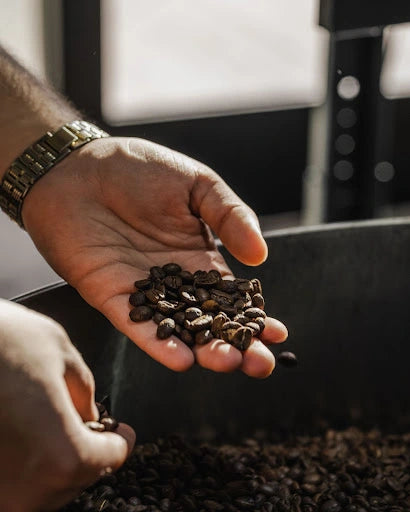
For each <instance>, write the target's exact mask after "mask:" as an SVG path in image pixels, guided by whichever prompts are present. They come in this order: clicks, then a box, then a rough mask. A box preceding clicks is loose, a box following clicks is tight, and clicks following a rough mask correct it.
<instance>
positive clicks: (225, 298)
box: [210, 288, 234, 306]
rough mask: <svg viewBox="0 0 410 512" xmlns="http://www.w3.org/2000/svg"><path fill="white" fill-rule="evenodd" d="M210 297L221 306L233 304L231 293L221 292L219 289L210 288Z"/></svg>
mask: <svg viewBox="0 0 410 512" xmlns="http://www.w3.org/2000/svg"><path fill="white" fill-rule="evenodd" d="M210 295H211V299H213V300H214V301H216V302H217V303H218V304H219V305H223V306H232V305H233V302H234V301H233V298H232V295H231V294H229V293H227V292H223V291H221V290H216V289H215V288H213V289H211V290H210Z"/></svg>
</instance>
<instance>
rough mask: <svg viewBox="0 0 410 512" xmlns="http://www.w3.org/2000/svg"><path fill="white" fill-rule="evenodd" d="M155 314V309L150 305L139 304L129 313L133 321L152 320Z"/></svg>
mask: <svg viewBox="0 0 410 512" xmlns="http://www.w3.org/2000/svg"><path fill="white" fill-rule="evenodd" d="M153 315H154V310H153V309H152V308H150V307H148V306H137V307H136V308H133V309H131V311H130V314H129V316H130V319H131V320H132V321H133V322H145V321H146V320H150V319H151V318H152V317H153Z"/></svg>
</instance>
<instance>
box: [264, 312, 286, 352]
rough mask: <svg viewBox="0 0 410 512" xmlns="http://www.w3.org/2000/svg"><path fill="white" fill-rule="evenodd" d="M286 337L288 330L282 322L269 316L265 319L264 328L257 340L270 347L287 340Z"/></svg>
mask: <svg viewBox="0 0 410 512" xmlns="http://www.w3.org/2000/svg"><path fill="white" fill-rule="evenodd" d="M287 337H288V330H287V328H286V326H285V325H284V324H283V323H282V322H280V321H279V320H276V318H272V317H269V316H267V317H266V318H265V328H264V330H263V331H262V333H261V334H260V336H259V338H260V339H261V340H262V341H263V342H264V343H265V344H266V345H270V344H272V343H282V342H284V341H285V340H286V339H287Z"/></svg>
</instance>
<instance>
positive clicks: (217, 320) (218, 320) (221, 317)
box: [211, 313, 228, 337]
mask: <svg viewBox="0 0 410 512" xmlns="http://www.w3.org/2000/svg"><path fill="white" fill-rule="evenodd" d="M227 321H228V316H227V315H226V314H225V313H218V314H217V315H216V316H215V317H214V319H213V321H212V327H211V330H212V333H213V334H214V336H216V337H219V336H220V333H221V329H222V327H223V325H224V324H225V323H226V322H227Z"/></svg>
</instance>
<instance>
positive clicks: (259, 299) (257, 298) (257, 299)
mask: <svg viewBox="0 0 410 512" xmlns="http://www.w3.org/2000/svg"><path fill="white" fill-rule="evenodd" d="M252 304H253V305H254V306H255V307H256V308H259V309H265V299H264V298H263V296H262V295H261V294H260V293H255V294H254V295H252Z"/></svg>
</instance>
